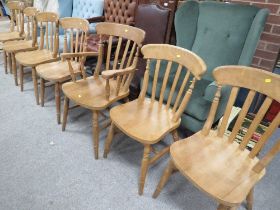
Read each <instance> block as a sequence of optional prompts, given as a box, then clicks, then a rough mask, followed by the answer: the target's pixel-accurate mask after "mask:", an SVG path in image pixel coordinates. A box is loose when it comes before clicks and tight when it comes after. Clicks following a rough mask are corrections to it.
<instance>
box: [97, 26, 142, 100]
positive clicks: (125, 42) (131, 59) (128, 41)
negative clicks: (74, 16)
mask: <svg viewBox="0 0 280 210" xmlns="http://www.w3.org/2000/svg"><path fill="white" fill-rule="evenodd" d="M96 32H97V34H98V35H99V36H100V42H99V48H98V49H99V50H98V55H99V56H98V62H97V66H96V69H95V72H94V77H95V78H98V77H99V73H100V71H101V70H102V69H101V68H102V61H103V53H104V45H105V42H107V43H106V45H107V49H106V52H107V54H106V55H105V57H106V58H105V59H104V60H105V62H106V63H105V69H103V70H113V71H116V72H117V71H119V73H120V70H126V69H130V70H131V71H130V72H127V71H123V74H118V75H117V76H116V77H115V78H114V79H116V80H117V87H116V90H115V95H116V96H118V95H119V93H120V92H126V91H128V89H129V85H130V83H131V80H132V78H133V75H134V71H135V69H136V65H137V62H138V56H139V52H140V48H141V47H142V43H143V41H144V38H145V32H144V31H143V30H142V29H139V28H136V27H132V26H128V25H123V24H118V23H109V22H103V23H98V24H97V25H96ZM102 40H107V41H105V42H104V41H102ZM115 44H116V45H117V46H116V48H114V46H115ZM105 88H106V98H107V99H109V97H110V85H109V79H107V80H106V87H105Z"/></svg>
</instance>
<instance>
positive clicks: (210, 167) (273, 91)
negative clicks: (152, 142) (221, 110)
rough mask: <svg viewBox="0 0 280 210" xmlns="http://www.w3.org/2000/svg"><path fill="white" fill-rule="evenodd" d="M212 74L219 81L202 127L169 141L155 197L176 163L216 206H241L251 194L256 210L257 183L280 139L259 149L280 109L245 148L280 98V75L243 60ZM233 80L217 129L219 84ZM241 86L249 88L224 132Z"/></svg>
mask: <svg viewBox="0 0 280 210" xmlns="http://www.w3.org/2000/svg"><path fill="white" fill-rule="evenodd" d="M213 76H214V78H215V81H216V82H217V84H218V89H217V92H216V95H215V97H214V100H213V103H212V106H211V109H210V113H209V115H208V118H207V121H206V123H205V125H204V127H203V129H202V130H201V131H199V132H198V133H196V134H194V135H193V136H191V137H189V138H186V139H184V140H180V141H178V142H175V143H174V144H172V145H171V147H170V155H171V160H170V162H169V165H168V166H167V168H166V169H165V171H164V173H163V176H162V177H161V180H160V182H159V184H158V186H157V189H156V191H155V192H154V194H153V197H154V198H156V197H157V196H158V195H159V193H160V191H161V189H162V188H163V186H164V185H165V183H166V182H167V180H168V178H169V177H170V175H171V173H172V172H173V171H174V170H175V169H178V170H179V171H180V172H181V173H182V174H183V175H184V176H185V177H186V178H187V179H188V180H189V181H191V182H192V183H193V184H194V185H195V186H196V187H198V188H199V189H200V190H201V191H203V192H205V193H206V194H207V195H209V196H210V197H212V198H213V199H215V200H216V201H217V202H218V203H219V204H220V205H219V207H218V210H222V209H231V210H236V209H237V207H238V206H239V205H240V204H241V202H243V200H245V199H246V200H247V204H248V209H249V210H252V205H253V189H254V186H255V185H256V183H257V182H259V181H260V180H261V178H262V177H263V176H264V175H265V168H266V166H267V165H268V164H269V163H270V162H271V160H272V159H273V158H274V157H275V156H276V154H277V153H278V152H279V151H280V139H279V140H278V141H277V142H276V144H275V145H274V146H273V147H272V148H271V150H270V151H269V152H268V153H266V154H265V155H264V157H263V158H260V159H259V158H258V157H257V155H258V153H259V152H260V151H261V149H262V148H263V147H264V145H265V143H266V142H267V140H268V139H269V138H270V136H271V135H272V134H273V132H274V130H275V129H277V127H278V125H279V124H280V112H278V114H277V116H276V117H275V118H274V120H273V121H272V123H271V124H270V125H269V127H268V128H267V129H266V131H265V132H264V133H263V135H262V136H261V138H260V139H259V140H258V142H257V143H256V145H255V146H254V148H253V149H252V150H251V151H249V150H248V149H246V146H247V144H248V143H249V141H250V139H251V137H252V135H253V134H254V132H255V130H256V129H257V127H258V125H259V124H260V122H261V120H262V119H263V117H264V115H265V114H266V112H267V110H268V108H269V107H270V104H271V102H272V101H273V99H274V100H276V101H278V102H280V92H279V88H278V87H280V76H279V75H276V74H273V73H270V72H267V71H262V70H260V69H256V68H252V67H245V66H222V67H218V68H216V69H215V70H214V72H213ZM225 85H229V86H232V89H231V93H230V98H229V100H228V103H227V106H226V111H225V114H224V117H223V120H222V123H221V124H220V126H219V127H218V129H217V130H211V126H212V123H213V120H214V117H215V114H216V110H217V107H218V105H219V99H220V95H221V87H222V86H225ZM241 88H246V89H248V90H249V93H248V95H247V97H246V100H245V102H244V105H243V107H242V109H241V112H240V114H239V116H238V118H237V121H236V123H235V125H234V127H233V130H232V133H231V134H230V136H229V137H226V136H225V135H224V133H225V130H226V126H227V123H228V120H229V116H230V113H231V109H232V107H233V105H234V102H235V100H236V98H237V94H238V92H239V90H240V89H241ZM257 92H259V93H261V94H264V95H265V96H266V99H265V101H264V103H263V104H262V106H261V107H260V109H259V111H258V113H257V115H256V116H255V118H254V120H253V121H252V123H251V124H250V127H249V128H248V130H247V132H246V134H245V136H244V138H243V140H242V141H241V143H240V144H238V143H237V142H235V138H236V135H237V134H238V132H239V130H240V129H241V125H242V122H243V120H244V118H245V116H246V114H247V112H248V110H249V108H250V105H251V103H252V101H253V99H254V96H255V95H256V93H257Z"/></svg>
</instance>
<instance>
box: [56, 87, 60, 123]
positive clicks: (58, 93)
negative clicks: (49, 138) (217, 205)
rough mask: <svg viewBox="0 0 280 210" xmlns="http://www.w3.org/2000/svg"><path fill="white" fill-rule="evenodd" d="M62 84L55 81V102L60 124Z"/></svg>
mask: <svg viewBox="0 0 280 210" xmlns="http://www.w3.org/2000/svg"><path fill="white" fill-rule="evenodd" d="M60 99H61V98H60V84H59V83H58V82H57V83H55V104H56V118H57V124H60V116H61V113H60V110H61V109H60Z"/></svg>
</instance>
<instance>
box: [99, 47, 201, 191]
mask: <svg viewBox="0 0 280 210" xmlns="http://www.w3.org/2000/svg"><path fill="white" fill-rule="evenodd" d="M142 53H143V55H144V58H145V59H147V67H146V71H145V76H144V82H143V88H142V90H141V93H140V95H139V97H138V99H136V100H134V101H131V102H129V103H126V104H122V105H120V106H117V107H114V108H113V109H111V111H110V117H111V120H112V124H111V127H110V131H109V134H108V136H107V139H106V143H105V149H104V158H106V157H107V154H108V152H109V148H110V145H111V142H112V139H113V135H114V130H115V127H117V128H118V129H119V130H121V131H122V132H124V133H125V134H126V135H128V136H130V137H131V138H133V139H135V140H136V141H138V142H140V143H142V144H144V154H143V159H142V165H141V175H140V182H139V191H138V192H139V194H140V195H142V194H143V189H144V183H145V178H146V174H147V170H148V166H149V165H151V164H153V163H154V162H156V161H157V160H158V159H159V158H160V157H161V156H163V155H164V154H166V153H167V152H168V151H169V146H168V147H166V148H164V149H163V150H161V151H159V152H156V151H155V150H154V149H153V147H152V145H153V144H156V143H158V142H159V141H160V140H162V139H163V138H164V137H165V136H166V135H167V134H169V133H171V134H172V136H173V140H174V141H176V140H178V135H177V130H176V129H177V128H178V127H179V125H180V122H181V115H182V113H183V111H184V109H185V107H186V106H187V104H188V101H189V99H190V97H191V94H192V89H193V88H194V86H195V82H196V80H199V79H200V78H201V76H202V75H203V73H204V72H205V70H206V65H205V63H204V62H203V60H202V59H201V58H200V57H198V56H197V55H195V54H194V53H192V52H190V51H188V50H185V49H183V48H180V47H176V46H171V45H166V44H149V45H145V46H144V47H143V48H142ZM152 59H153V60H156V66H155V70H154V71H150V62H151V60H152ZM164 61H168V64H167V67H166V68H161V63H163V62H164ZM177 64H178V67H177V69H176V68H174V67H176V65H177ZM186 69H188V70H186ZM162 70H163V71H162ZM171 70H175V71H176V75H175V78H174V80H173V85H172V88H171V90H170V91H168V90H167V89H166V85H167V81H168V79H169V77H170V72H171ZM160 71H161V72H160ZM151 72H153V73H151ZM173 72H174V71H173ZM161 73H164V77H163V81H162V86H161V88H160V96H159V98H157V97H156V93H157V92H158V91H159V85H158V84H160V81H159V80H160V79H158V75H159V74H161ZM184 73H185V76H184V81H183V82H182V84H181V86H180V91H179V93H178V95H176V96H175V95H174V90H175V88H176V86H177V83H178V79H179V76H180V74H184ZM151 74H153V75H154V79H153V84H152V95H151V97H146V92H147V88H148V81H149V76H151ZM161 75H163V74H161ZM191 78H192V82H190V80H191ZM188 84H189V85H188ZM188 86H189V87H188ZM186 89H188V90H187V91H186ZM185 92H186V93H185ZM171 100H175V101H176V102H175V105H174V106H173V107H171V106H170V102H171ZM151 151H153V152H154V153H155V155H154V156H153V157H150V152H151Z"/></svg>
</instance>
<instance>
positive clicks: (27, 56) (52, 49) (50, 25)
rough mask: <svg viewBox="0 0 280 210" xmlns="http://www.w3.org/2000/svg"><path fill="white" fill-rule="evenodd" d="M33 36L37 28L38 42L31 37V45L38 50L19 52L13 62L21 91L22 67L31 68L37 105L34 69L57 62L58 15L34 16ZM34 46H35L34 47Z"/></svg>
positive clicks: (36, 85) (37, 93) (34, 37)
mask: <svg viewBox="0 0 280 210" xmlns="http://www.w3.org/2000/svg"><path fill="white" fill-rule="evenodd" d="M35 17H36V18H35V23H34V25H35V27H34V29H33V33H32V34H34V35H36V34H37V28H39V29H40V42H39V43H37V35H36V36H33V43H37V45H38V49H37V50H34V51H27V52H19V53H17V54H16V55H15V60H16V61H17V62H18V63H19V69H20V89H21V91H23V75H24V69H23V68H24V67H31V68H32V80H33V85H34V94H35V99H36V103H37V105H38V104H39V103H40V102H39V92H38V81H37V74H36V67H37V66H38V65H40V64H44V63H50V62H54V61H58V60H59V57H58V15H57V14H56V13H53V12H39V13H36V16H35ZM34 46H35V45H34Z"/></svg>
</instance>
